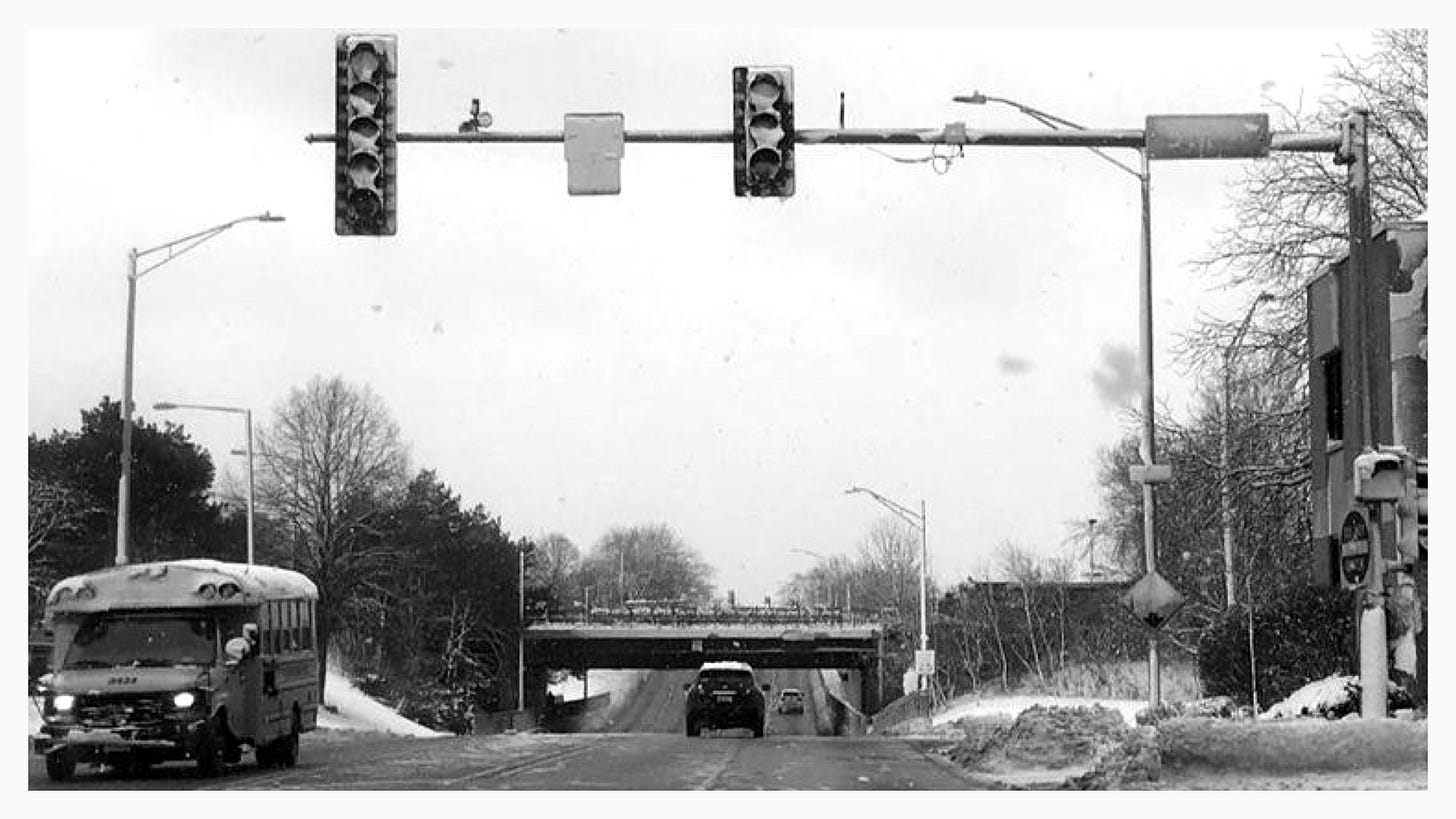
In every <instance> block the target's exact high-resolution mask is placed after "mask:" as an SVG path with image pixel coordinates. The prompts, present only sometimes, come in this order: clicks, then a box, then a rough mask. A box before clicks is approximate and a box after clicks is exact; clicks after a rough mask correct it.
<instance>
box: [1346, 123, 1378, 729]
mask: <svg viewBox="0 0 1456 819" xmlns="http://www.w3.org/2000/svg"><path fill="white" fill-rule="evenodd" d="M1369 117H1370V114H1369V112H1368V111H1366V110H1364V109H1362V108H1355V109H1352V110H1351V112H1350V115H1349V116H1348V117H1347V118H1346V120H1345V123H1344V131H1343V137H1344V139H1343V143H1342V144H1341V146H1340V151H1339V153H1338V154H1337V155H1336V162H1339V163H1340V164H1343V165H1347V166H1348V171H1347V174H1346V201H1347V206H1348V211H1349V218H1350V258H1349V260H1348V262H1347V268H1346V271H1345V284H1346V285H1347V287H1346V289H1347V290H1348V293H1341V294H1340V306H1341V316H1340V319H1341V321H1346V322H1348V325H1347V326H1348V327H1350V328H1351V333H1350V334H1349V340H1350V341H1349V344H1350V347H1351V349H1350V350H1349V351H1348V352H1349V358H1348V359H1347V360H1348V361H1349V362H1350V363H1349V366H1350V369H1351V373H1350V374H1351V376H1353V378H1352V379H1351V380H1352V381H1353V383H1354V384H1355V385H1356V389H1355V390H1354V394H1355V395H1356V396H1358V403H1359V406H1358V407H1356V408H1355V410H1356V412H1357V413H1358V423H1359V424H1360V440H1361V441H1363V442H1364V445H1365V446H1366V447H1369V448H1370V449H1371V450H1374V451H1379V449H1380V442H1379V441H1377V440H1376V437H1375V436H1376V433H1377V432H1378V430H1377V429H1376V425H1375V417H1374V416H1375V408H1374V403H1375V393H1376V385H1377V384H1379V383H1380V380H1381V378H1382V376H1383V373H1384V370H1383V368H1382V366H1381V364H1382V362H1379V361H1377V360H1376V355H1375V354H1374V353H1375V351H1377V350H1379V349H1380V347H1379V345H1375V344H1372V343H1370V339H1369V337H1368V334H1369V331H1368V328H1369V327H1370V326H1371V324H1372V322H1371V320H1370V316H1369V311H1370V309H1371V308H1370V305H1371V303H1372V302H1373V299H1372V298H1371V290H1372V287H1373V286H1374V282H1373V281H1372V279H1373V272H1372V271H1373V266H1372V264H1371V261H1372V253H1371V247H1370V243H1371V242H1370V152H1369V136H1368V127H1369ZM1384 377H1388V376H1384ZM1347 463H1349V462H1348V461H1347ZM1368 509H1369V511H1370V526H1369V532H1370V563H1369V566H1368V567H1367V568H1366V574H1365V588H1364V590H1363V593H1362V595H1361V601H1360V618H1359V625H1358V629H1359V635H1360V716H1361V717H1364V718H1366V719H1370V718H1374V717H1383V716H1385V712H1386V704H1387V697H1388V676H1389V673H1390V670H1389V657H1388V655H1387V651H1388V646H1387V644H1386V634H1385V555H1384V554H1383V553H1382V550H1383V549H1384V548H1385V544H1384V542H1383V541H1384V537H1383V535H1384V532H1383V528H1384V523H1385V512H1386V504H1381V503H1372V504H1370V505H1369V506H1368Z"/></svg>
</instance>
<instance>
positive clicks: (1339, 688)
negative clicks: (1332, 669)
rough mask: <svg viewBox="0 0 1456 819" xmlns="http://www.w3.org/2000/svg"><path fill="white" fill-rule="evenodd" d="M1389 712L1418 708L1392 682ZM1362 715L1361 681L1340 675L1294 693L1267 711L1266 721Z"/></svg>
mask: <svg viewBox="0 0 1456 819" xmlns="http://www.w3.org/2000/svg"><path fill="white" fill-rule="evenodd" d="M1387 697H1388V699H1387V701H1386V712H1387V713H1390V714H1394V713H1395V712H1396V711H1399V710H1402V709H1406V708H1414V707H1415V703H1414V702H1413V701H1412V700H1411V696H1410V693H1409V692H1407V691H1406V690H1405V688H1403V687H1402V686H1401V685H1400V684H1399V683H1396V682H1395V681H1394V680H1392V681H1391V682H1390V683H1389V684H1388V693H1387ZM1359 713H1360V678H1359V677H1354V676H1341V675H1339V674H1335V675H1331V676H1329V677H1325V678H1324V679H1323V680H1315V681H1314V682H1312V683H1310V684H1308V685H1306V686H1305V687H1303V688H1301V689H1299V690H1298V691H1295V692H1294V693H1293V694H1290V695H1289V696H1288V697H1287V698H1285V699H1284V701H1283V702H1280V703H1277V704H1275V705H1274V706H1273V707H1271V708H1270V709H1269V710H1268V711H1265V712H1264V718H1265V719H1282V718H1286V717H1325V718H1327V719H1338V718H1340V717H1344V716H1347V715H1349V714H1359Z"/></svg>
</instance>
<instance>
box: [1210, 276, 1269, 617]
mask: <svg viewBox="0 0 1456 819" xmlns="http://www.w3.org/2000/svg"><path fill="white" fill-rule="evenodd" d="M1273 298H1274V296H1273V295H1272V294H1270V293H1260V294H1259V295H1258V296H1257V297H1255V298H1254V303H1253V304H1250V305H1249V312H1247V313H1245V314H1244V321H1243V323H1242V324H1240V325H1239V329H1238V332H1236V333H1234V338H1233V341H1230V342H1229V345H1228V346H1227V347H1225V348H1224V350H1223V429H1222V430H1221V433H1222V435H1221V438H1222V441H1221V446H1220V447H1219V482H1218V483H1219V486H1218V494H1219V504H1220V513H1221V517H1222V520H1223V588H1224V600H1225V606H1226V607H1227V608H1230V609H1231V608H1233V607H1234V504H1233V488H1232V486H1231V483H1232V481H1231V480H1230V478H1231V476H1230V474H1229V468H1230V466H1229V465H1230V461H1231V453H1230V449H1231V448H1232V445H1231V443H1230V437H1231V429H1232V425H1233V422H1232V418H1231V413H1232V412H1233V364H1234V357H1235V356H1236V355H1238V351H1239V345H1240V344H1242V343H1243V341H1244V333H1246V332H1248V330H1249V322H1251V321H1253V319H1254V311H1255V310H1257V309H1259V305H1261V304H1263V303H1264V302H1266V301H1271V300H1273Z"/></svg>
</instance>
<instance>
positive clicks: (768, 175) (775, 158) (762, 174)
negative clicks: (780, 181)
mask: <svg viewBox="0 0 1456 819" xmlns="http://www.w3.org/2000/svg"><path fill="white" fill-rule="evenodd" d="M783 164H784V161H783V157H782V156H780V155H779V152H778V151H775V150H773V149H772V148H760V149H759V150H757V151H754V152H753V157H752V158H750V159H749V160H748V172H749V174H751V175H752V176H753V177H754V178H755V179H761V180H770V179H773V178H774V176H775V175H777V174H778V172H779V168H781V167H783Z"/></svg>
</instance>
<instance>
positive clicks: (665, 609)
mask: <svg viewBox="0 0 1456 819" xmlns="http://www.w3.org/2000/svg"><path fill="white" fill-rule="evenodd" d="M528 623H529V624H530V625H562V626H632V625H649V626H704V625H719V624H721V625H764V626H777V625H782V626H801V627H815V626H817V627H828V628H854V627H877V626H878V625H879V620H878V619H877V618H875V617H873V616H871V615H868V614H865V613H861V612H845V611H839V610H837V609H834V610H831V609H818V610H815V609H792V608H780V607H773V608H771V607H767V606H765V607H757V608H748V607H741V608H731V609H730V608H716V609H702V608H686V607H669V606H626V607H613V608H606V607H601V608H593V609H591V610H590V611H586V610H584V609H582V608H581V607H577V608H575V609H571V610H567V611H559V610H558V611H540V610H538V611H535V612H532V613H530V615H529V616H528Z"/></svg>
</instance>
